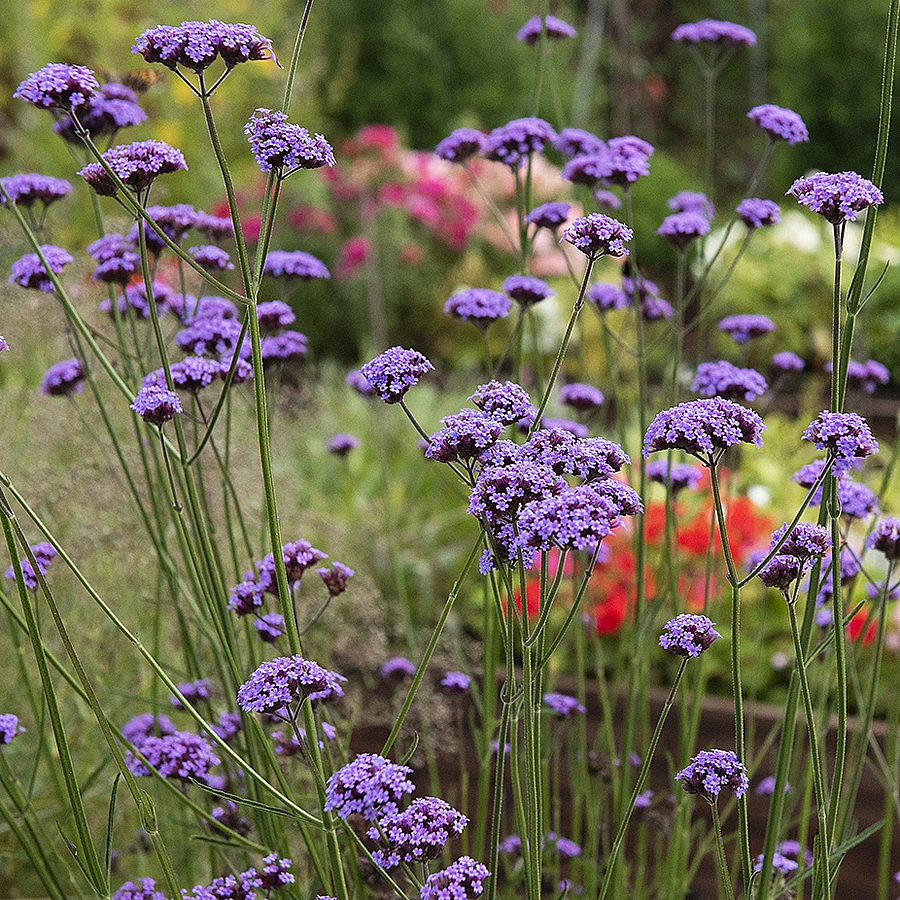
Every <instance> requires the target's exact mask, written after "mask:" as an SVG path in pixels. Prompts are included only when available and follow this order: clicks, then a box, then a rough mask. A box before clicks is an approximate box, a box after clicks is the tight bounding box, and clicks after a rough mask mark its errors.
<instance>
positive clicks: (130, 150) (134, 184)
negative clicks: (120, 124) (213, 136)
mask: <svg viewBox="0 0 900 900" xmlns="http://www.w3.org/2000/svg"><path fill="white" fill-rule="evenodd" d="M102 155H103V159H104V161H105V162H106V164H107V165H108V166H109V168H110V169H111V170H112V172H113V173H114V174H115V175H116V177H117V178H118V179H119V181H121V182H122V183H123V184H124V185H125V187H127V188H130V189H131V190H133V191H135V192H140V191H143V190H146V189H147V188H148V187H150V185H151V184H153V182H154V181H155V180H156V179H157V178H158V177H159V176H160V175H167V174H170V173H172V172H177V171H179V170H180V169H185V170H186V169H187V163H186V162H185V161H184V155H183V154H182V152H181V151H180V150H176V149H175V148H174V147H170V146H169V145H168V144H167V143H165V142H164V141H135V142H134V143H132V144H118V145H116V146H115V147H110V148H109V150H106V151H105V152H104V153H103V154H102ZM78 174H79V175H80V176H81V177H82V178H83V179H84V180H85V181H86V182H87V183H88V185H90V187H92V188H93V189H94V190H95V191H96V192H97V193H98V194H100V196H102V197H112V196H115V194H116V193H118V190H119V186H118V184H117V183H116V182H115V181H114V180H113V179H112V178H111V177H110V176H109V174H108V173H107V171H106V169H104V168H103V166H102V165H101V164H100V163H98V162H94V163H88V164H87V165H86V166H85V167H84V168H83V169H81V170H80V171H79V173H78Z"/></svg>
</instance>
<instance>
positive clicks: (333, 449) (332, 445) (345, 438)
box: [325, 433, 360, 456]
mask: <svg viewBox="0 0 900 900" xmlns="http://www.w3.org/2000/svg"><path fill="white" fill-rule="evenodd" d="M359 444H360V441H359V438H358V437H355V436H354V435H352V434H345V433H341V434H333V435H332V436H331V437H330V438H328V440H327V442H326V443H325V449H326V450H327V451H328V452H329V453H333V454H334V455H335V456H346V455H347V454H348V453H349V452H350V451H351V450H355V449H356V448H357V447H358V446H359Z"/></svg>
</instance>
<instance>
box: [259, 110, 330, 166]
mask: <svg viewBox="0 0 900 900" xmlns="http://www.w3.org/2000/svg"><path fill="white" fill-rule="evenodd" d="M244 134H246V135H247V139H248V140H249V142H250V149H251V150H252V151H253V155H254V156H255V157H256V161H257V163H259V167H260V169H262V171H263V172H270V171H271V170H272V169H275V170H277V172H278V173H279V174H283V173H284V170H285V169H290V170H295V169H318V168H321V167H322V166H333V165H334V151H333V150H332V149H331V145H330V144H329V143H328V141H326V140H325V137H324V136H323V135H321V134H317V135H315V136H313V137H311V136H310V134H309V132H308V131H307V130H306V129H305V128H301V127H300V126H299V125H294V124H293V123H291V122H289V121H288V117H287V115H285V113H283V112H281V110H277V109H275V110H272V109H262V108H260V109H257V110H256V111H255V112H254V113H253V115H252V116H251V117H250V120H249V121H248V122H247V124H246V125H245V126H244ZM288 174H290V173H288Z"/></svg>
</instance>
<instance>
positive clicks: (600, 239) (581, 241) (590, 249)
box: [562, 213, 634, 259]
mask: <svg viewBox="0 0 900 900" xmlns="http://www.w3.org/2000/svg"><path fill="white" fill-rule="evenodd" d="M633 237H634V232H633V231H632V230H631V229H630V228H629V227H628V226H627V225H623V224H622V223H621V222H620V221H618V219H613V218H612V217H611V216H605V215H603V213H591V214H590V215H588V216H585V217H584V218H582V219H576V220H575V221H574V222H573V223H572V224H571V225H570V226H569V227H568V228H566V230H565V231H563V235H562V239H563V240H564V241H566V242H567V243H569V244H571V245H572V246H573V247H575V248H576V249H577V250H580V251H581V252H582V253H583V254H584V255H585V256H587V257H589V258H591V259H596V258H597V257H599V256H605V255H609V256H627V255H628V250H627V249H626V248H625V244H626V243H627V242H628V241H630V240H631V239H632V238H633Z"/></svg>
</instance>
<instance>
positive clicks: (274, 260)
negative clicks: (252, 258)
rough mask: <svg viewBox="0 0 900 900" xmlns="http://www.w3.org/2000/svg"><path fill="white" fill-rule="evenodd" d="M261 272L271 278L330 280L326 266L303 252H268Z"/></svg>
mask: <svg viewBox="0 0 900 900" xmlns="http://www.w3.org/2000/svg"><path fill="white" fill-rule="evenodd" d="M263 272H265V274H266V275H271V276H272V277H273V278H284V277H291V278H302V279H303V280H306V279H309V278H331V273H330V272H329V271H328V268H327V267H326V265H325V264H324V263H323V262H322V261H321V260H319V259H316V257H315V256H313V255H312V253H306V252H304V251H303V250H270V251H269V253H268V255H267V256H266V262H265V264H264V265H263Z"/></svg>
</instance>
